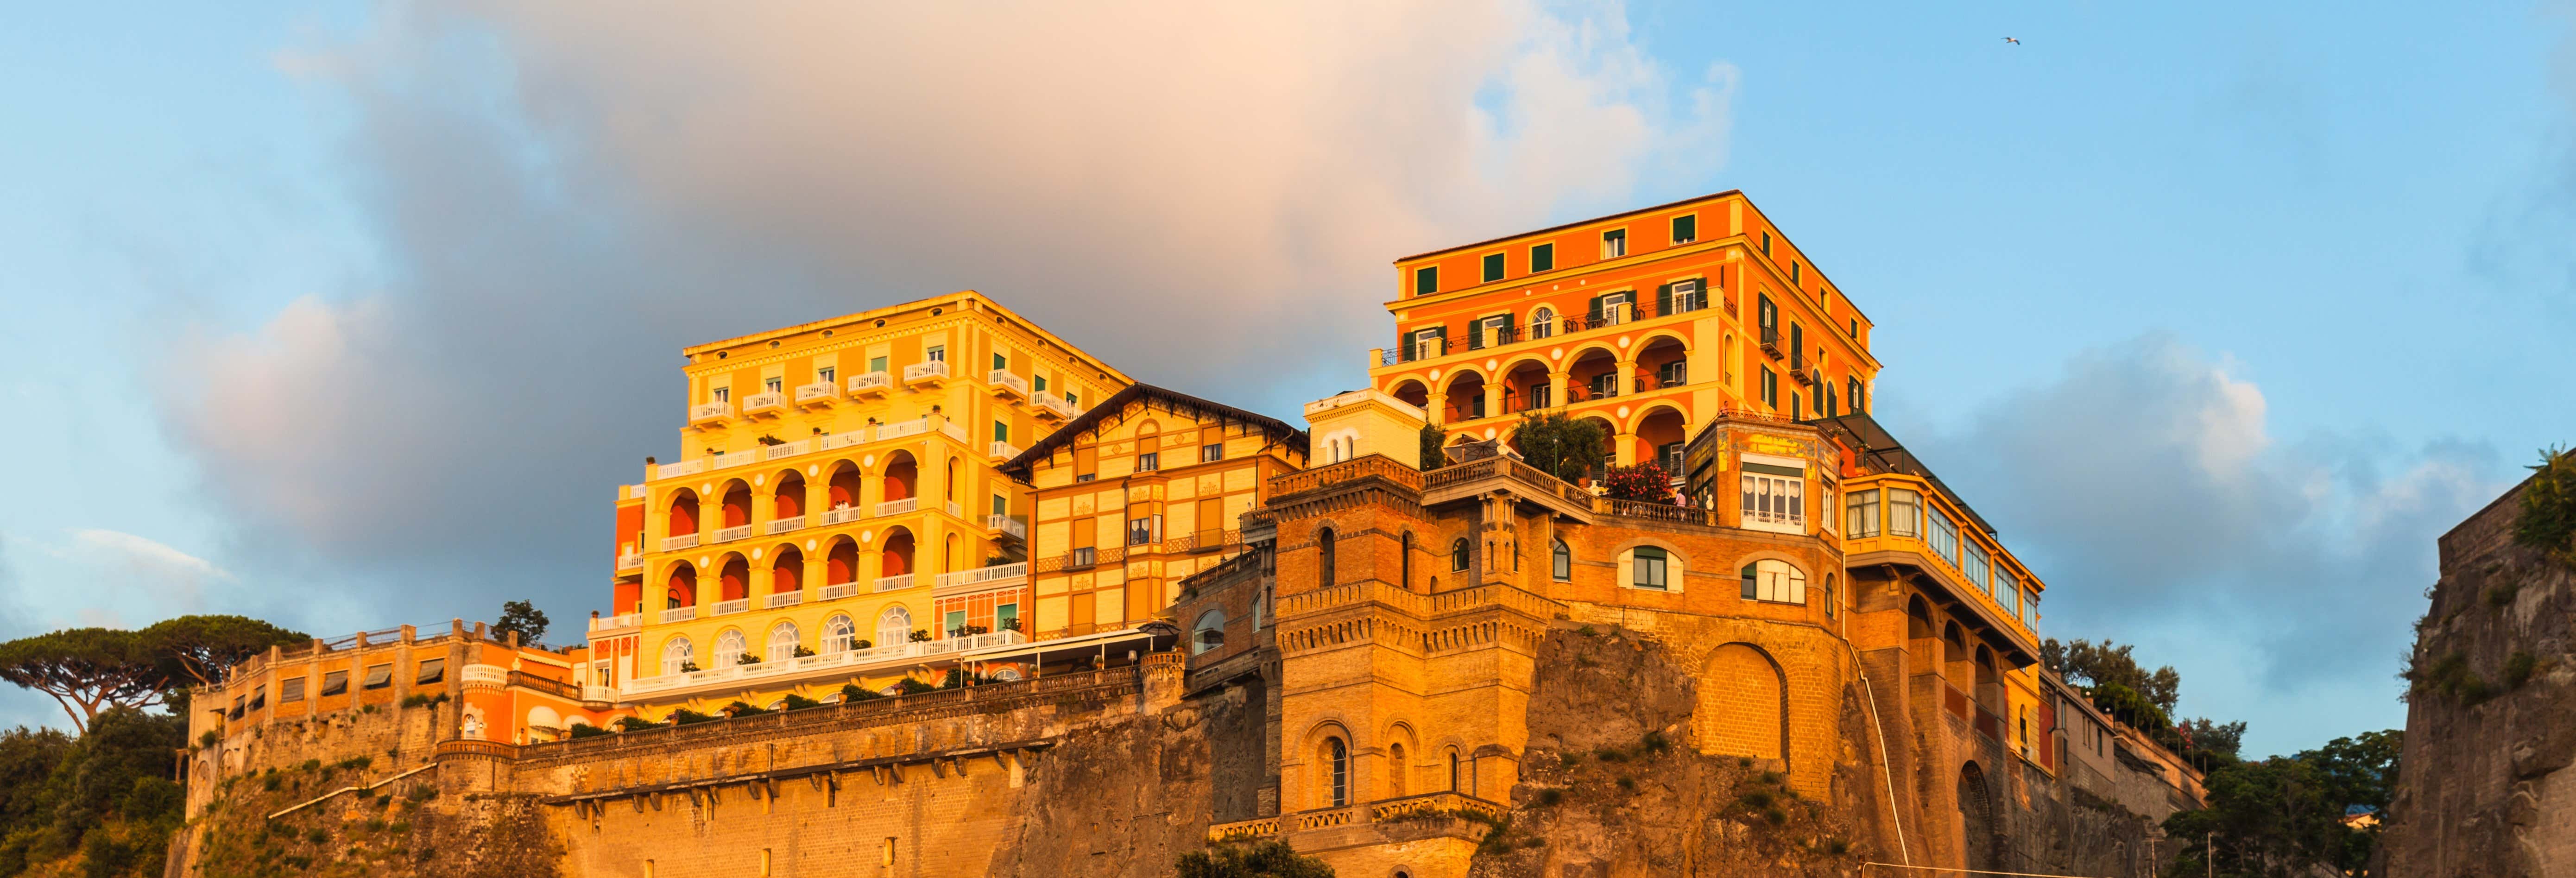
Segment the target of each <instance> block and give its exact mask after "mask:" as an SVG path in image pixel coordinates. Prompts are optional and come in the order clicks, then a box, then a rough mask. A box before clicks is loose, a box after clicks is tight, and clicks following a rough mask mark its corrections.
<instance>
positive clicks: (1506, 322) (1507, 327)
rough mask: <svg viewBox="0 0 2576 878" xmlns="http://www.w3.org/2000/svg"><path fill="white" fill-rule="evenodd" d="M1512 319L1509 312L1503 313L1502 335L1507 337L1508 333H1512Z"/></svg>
mask: <svg viewBox="0 0 2576 878" xmlns="http://www.w3.org/2000/svg"><path fill="white" fill-rule="evenodd" d="M1512 320H1513V317H1512V315H1509V314H1505V315H1503V335H1504V336H1506V337H1508V336H1510V335H1511V334H1512Z"/></svg>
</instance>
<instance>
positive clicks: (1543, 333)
mask: <svg viewBox="0 0 2576 878" xmlns="http://www.w3.org/2000/svg"><path fill="white" fill-rule="evenodd" d="M1555 334H1556V309H1553V308H1540V309H1538V310H1537V311H1535V312H1532V313H1531V314H1530V325H1529V337H1531V338H1546V337H1548V336H1552V335H1555Z"/></svg>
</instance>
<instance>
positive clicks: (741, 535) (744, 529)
mask: <svg viewBox="0 0 2576 878" xmlns="http://www.w3.org/2000/svg"><path fill="white" fill-rule="evenodd" d="M750 537H751V525H748V524H746V525H743V526H741V527H728V528H725V529H723V530H719V531H716V542H719V543H730V542H733V541H735V540H740V539H749V538H750Z"/></svg>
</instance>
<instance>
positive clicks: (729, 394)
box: [715, 387, 733, 402]
mask: <svg viewBox="0 0 2576 878" xmlns="http://www.w3.org/2000/svg"><path fill="white" fill-rule="evenodd" d="M715 394H716V401H717V402H732V401H733V388H731V387H718V388H716V390H715Z"/></svg>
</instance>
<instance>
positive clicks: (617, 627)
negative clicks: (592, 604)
mask: <svg viewBox="0 0 2576 878" xmlns="http://www.w3.org/2000/svg"><path fill="white" fill-rule="evenodd" d="M643 626H644V614H642V613H624V614H620V615H615V616H592V617H590V630H592V631H623V630H626V629H628V628H641V627H643Z"/></svg>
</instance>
